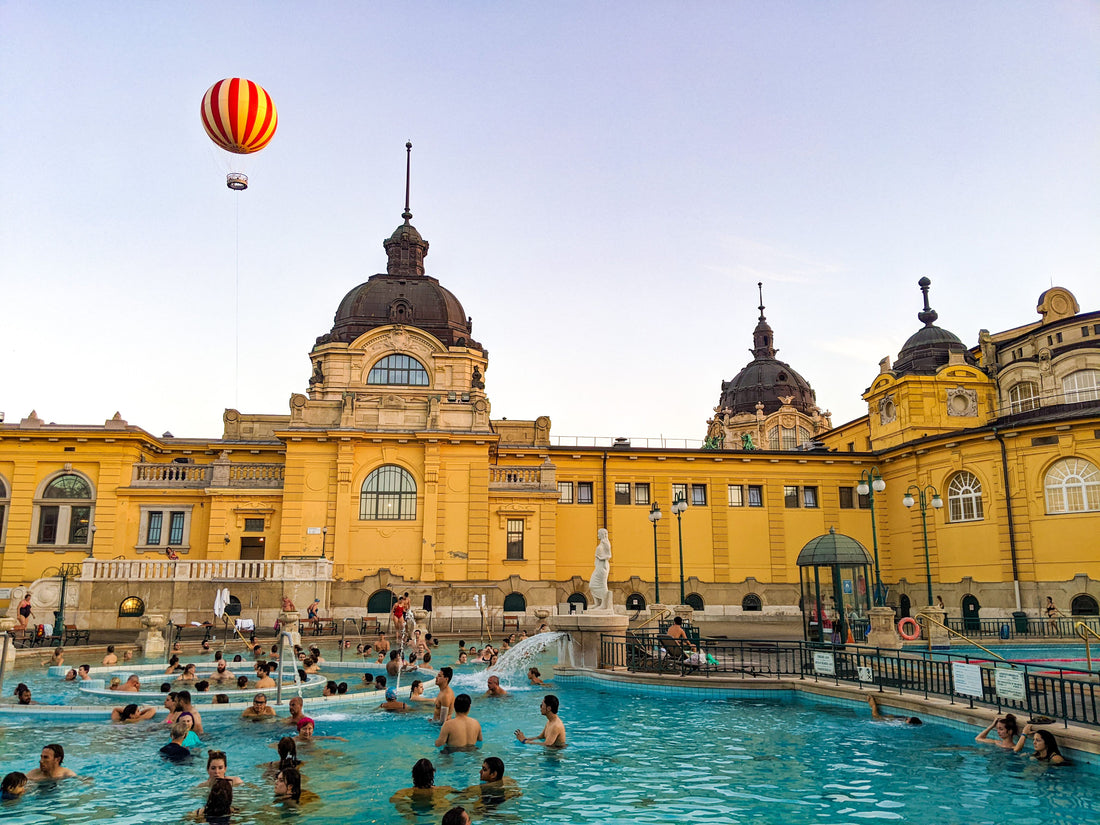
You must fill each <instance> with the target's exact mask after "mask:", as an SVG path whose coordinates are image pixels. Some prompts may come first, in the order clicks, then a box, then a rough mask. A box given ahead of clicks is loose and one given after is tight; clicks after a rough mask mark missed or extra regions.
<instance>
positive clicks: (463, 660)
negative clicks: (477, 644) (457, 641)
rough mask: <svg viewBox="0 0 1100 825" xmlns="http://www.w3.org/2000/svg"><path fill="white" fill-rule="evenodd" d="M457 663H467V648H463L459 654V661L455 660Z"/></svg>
mask: <svg viewBox="0 0 1100 825" xmlns="http://www.w3.org/2000/svg"><path fill="white" fill-rule="evenodd" d="M455 664H456V665H464V664H466V651H465V650H463V651H462V652H461V653H459V654H458V661H457V662H455Z"/></svg>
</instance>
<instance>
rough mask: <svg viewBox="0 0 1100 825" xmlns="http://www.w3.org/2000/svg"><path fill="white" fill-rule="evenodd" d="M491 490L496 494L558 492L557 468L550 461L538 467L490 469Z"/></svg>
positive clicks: (497, 466)
mask: <svg viewBox="0 0 1100 825" xmlns="http://www.w3.org/2000/svg"><path fill="white" fill-rule="evenodd" d="M489 489H490V490H493V491H494V492H506V491H515V492H521V491H522V492H526V491H533V492H543V493H548V492H554V493H556V492H557V491H558V481H557V468H556V467H555V466H554V465H553V464H551V463H550V462H549V461H545V462H543V463H542V464H540V465H539V466H537V467H531V466H526V467H504V466H500V465H495V466H491V467H490V468H489Z"/></svg>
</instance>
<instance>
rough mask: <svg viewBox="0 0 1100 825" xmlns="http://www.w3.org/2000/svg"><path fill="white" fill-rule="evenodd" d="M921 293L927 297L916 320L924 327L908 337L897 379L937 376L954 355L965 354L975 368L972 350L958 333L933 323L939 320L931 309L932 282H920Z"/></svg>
mask: <svg viewBox="0 0 1100 825" xmlns="http://www.w3.org/2000/svg"><path fill="white" fill-rule="evenodd" d="M917 283H918V284H919V285H920V288H921V292H923V293H924V309H923V310H921V311H920V312H918V313H917V318H918V319H919V320H921V321H923V322H924V327H923V328H921V329H919V330H917V331H916V332H915V333H913V334H912V335H910V336H909V340H908V341H906V342H905V345H904V346H903V347H902V348H901V351H900V352H899V353H898V360H897V361H896V362H895V363H894V373H895V374H896V375H914V374H916V375H934V374H935V373H936V371H937V370H938V369H939V368H940V367H942V366H943V365H944V364H946V363H947V362H948V361H950V360H951V353H953V352H958V353H962V354H963V356H964V358H965V360H966V363H968V364H975V363H977V362H976V361H975V360H974V357H973V356H972V355H971V354H970V350H968V349H967V347H966V345H965V344H964V343H963V342H962V341H960V340H959V338H958V336H957V335H955V333H953V332H950V331H948V330H946V329H942V328H941V327H937V326H935V324H934V322H935V321H936V319H937V318H939V314H938V313H937V312H936V310H934V309H932V308H931V307H930V306H928V287H929V286H931V285H932V281H930V280H929V279H928V278H921V279H920V280H919V281H918V282H917Z"/></svg>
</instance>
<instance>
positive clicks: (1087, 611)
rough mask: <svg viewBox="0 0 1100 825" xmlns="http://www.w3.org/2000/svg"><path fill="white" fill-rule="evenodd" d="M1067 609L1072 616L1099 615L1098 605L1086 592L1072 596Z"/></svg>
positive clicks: (1099, 608)
mask: <svg viewBox="0 0 1100 825" xmlns="http://www.w3.org/2000/svg"><path fill="white" fill-rule="evenodd" d="M1069 610H1070V613H1072V614H1073V615H1074V616H1100V605H1098V604H1097V603H1096V599H1094V598H1093V597H1092V596H1090V595H1088V594H1087V593H1082V594H1081V595H1080V596H1074V597H1073V602H1072V604H1071V605H1070V609H1069Z"/></svg>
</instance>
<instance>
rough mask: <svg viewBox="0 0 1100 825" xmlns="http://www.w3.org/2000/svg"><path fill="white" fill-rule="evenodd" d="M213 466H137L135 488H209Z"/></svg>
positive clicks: (134, 474)
mask: <svg viewBox="0 0 1100 825" xmlns="http://www.w3.org/2000/svg"><path fill="white" fill-rule="evenodd" d="M213 470H214V468H213V465H211V464H176V463H171V464H147V463H141V464H135V465H134V468H133V477H132V478H131V480H130V484H131V486H133V487H176V488H179V487H208V486H209V485H210V479H211V478H212V477H213Z"/></svg>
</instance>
